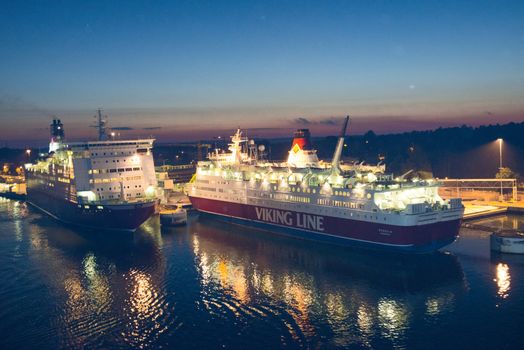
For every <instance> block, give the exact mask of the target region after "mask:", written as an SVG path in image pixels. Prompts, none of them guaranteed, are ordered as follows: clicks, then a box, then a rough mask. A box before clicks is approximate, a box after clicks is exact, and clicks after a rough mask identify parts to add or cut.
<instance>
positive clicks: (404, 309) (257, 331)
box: [0, 203, 521, 349]
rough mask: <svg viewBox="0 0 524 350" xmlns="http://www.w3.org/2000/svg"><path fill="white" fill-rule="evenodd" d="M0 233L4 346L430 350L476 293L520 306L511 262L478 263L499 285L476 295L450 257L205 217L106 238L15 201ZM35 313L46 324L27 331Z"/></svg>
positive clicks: (1, 216)
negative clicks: (306, 237)
mask: <svg viewBox="0 0 524 350" xmlns="http://www.w3.org/2000/svg"><path fill="white" fill-rule="evenodd" d="M0 206H1V203H0ZM11 209H12V210H11ZM24 211H25V212H24ZM15 217H16V218H17V219H16V220H18V223H17V222H16V220H15ZM0 225H4V226H1V227H2V230H0V233H1V235H0V239H1V240H3V244H1V245H0V253H2V254H0V262H1V264H0V276H1V277H2V278H3V281H4V283H3V284H1V285H0V295H2V296H4V297H3V298H0V318H2V319H4V320H10V323H8V322H6V321H4V325H6V326H4V325H3V324H2V323H0V332H2V334H3V335H4V334H6V338H4V339H3V340H1V339H0V347H3V345H5V344H7V345H10V346H7V347H5V348H17V347H18V345H19V344H21V343H24V342H25V343H24V344H32V346H34V347H40V348H49V349H54V348H112V347H117V348H160V347H164V348H221V347H222V346H225V347H226V348H229V347H234V348H238V349H245V348H252V347H257V348H280V347H286V346H288V347H291V348H297V347H304V348H334V347H341V348H421V347H422V346H417V345H421V344H420V343H419V344H414V343H413V339H414V338H417V339H421V341H424V338H425V334H426V333H428V332H431V331H432V330H433V329H438V328H439V327H441V326H442V327H446V325H449V327H448V328H447V329H446V331H451V330H450V328H451V329H454V327H455V325H454V324H453V320H455V319H460V317H463V315H465V314H467V313H462V310H463V308H460V307H459V306H464V301H465V300H467V303H471V302H473V301H471V300H474V299H470V297H471V296H472V295H474V294H475V293H477V295H478V293H479V291H480V292H482V293H485V294H486V295H488V297H489V298H490V299H489V301H490V305H491V306H493V303H491V301H492V299H493V296H495V297H496V298H498V299H499V300H502V299H503V300H504V303H505V304H506V305H510V303H511V302H512V301H513V300H515V299H516V298H515V297H516V296H518V292H517V291H518V290H521V289H519V281H518V278H516V276H518V275H519V271H521V270H519V268H518V266H516V263H515V262H510V261H508V260H507V259H508V258H507V257H500V256H498V257H492V261H491V262H490V261H489V260H486V259H484V260H483V263H482V264H483V265H480V264H478V263H476V261H477V260H475V264H476V265H474V266H475V268H476V270H474V271H475V272H477V271H478V270H482V272H483V273H485V274H486V275H487V276H488V277H486V280H485V282H484V283H479V280H478V279H477V280H473V281H472V283H471V284H472V289H468V287H467V285H466V278H465V276H464V273H463V269H462V266H461V264H459V262H458V260H457V258H456V256H454V255H451V254H443V253H440V254H435V255H425V256H399V255H388V254H383V253H372V252H361V251H358V250H351V249H348V248H339V247H336V246H331V245H325V244H316V243H314V242H305V241H300V240H295V239H288V238H284V237H279V236H275V235H271V234H269V233H262V232H260V231H256V230H250V229H246V228H243V227H239V226H232V225H228V224H223V223H220V222H216V221H214V220H209V219H205V218H198V219H196V220H193V221H191V222H190V223H189V225H188V226H187V227H181V228H175V229H170V230H162V231H161V230H160V227H159V225H158V219H153V220H151V221H149V222H147V224H146V225H145V226H144V227H143V228H142V229H141V230H139V231H138V232H136V233H135V234H134V235H107V234H105V233H101V232H100V233H98V232H92V231H82V230H78V229H76V228H67V227H64V226H62V225H61V224H59V223H56V222H55V221H53V220H50V219H49V218H47V217H46V216H43V215H40V214H37V213H35V212H31V210H30V211H29V213H27V211H26V209H25V208H24V206H20V207H19V208H18V209H16V208H15V207H14V206H13V205H12V204H9V209H8V210H7V211H3V212H2V211H1V209H0ZM16 225H18V229H17V226H16ZM6 242H7V243H6ZM17 256H19V257H21V258H16V257H17ZM463 257H464V256H462V257H461V258H462V262H464V261H465V262H466V263H468V261H472V259H470V260H467V259H463ZM504 264H505V265H506V266H507V270H504ZM499 265H500V266H502V267H501V268H500V275H499V267H498V266H499ZM479 266H480V267H479ZM469 269H470V271H471V264H470V266H469ZM504 272H506V274H505V275H504ZM478 275H480V274H477V273H474V274H469V278H471V276H473V279H475V278H476V276H478ZM510 275H511V276H510ZM482 276H483V275H482ZM504 277H507V278H506V279H504ZM469 278H468V279H469ZM483 278H484V276H483ZM494 278H496V279H497V281H495V282H493V279H494ZM504 281H505V282H504ZM499 282H500V287H504V286H506V287H507V288H506V289H504V288H502V289H499ZM486 286H491V287H492V290H490V289H489V288H486ZM495 288H496V290H495ZM497 291H499V292H501V293H502V294H496V293H497ZM27 295H29V296H30V297H32V298H33V299H34V300H35V302H34V303H33V304H30V305H29V306H27V307H24V306H25V305H24V303H20V302H19V301H18V300H19V299H17V298H21V297H20V296H24V297H26V296H27ZM499 295H500V296H499ZM502 295H509V297H504V298H503V297H502ZM6 300H8V301H9V302H6ZM25 302H26V303H28V302H27V299H25ZM461 302H462V305H460V303H461ZM479 303H480V302H479ZM486 304H487V303H483V302H482V303H481V304H479V305H483V306H485V305H486ZM511 306H512V307H511V310H517V309H518V305H517V306H516V308H517V309H515V306H514V305H511ZM493 308H494V306H493ZM456 310H460V311H461V312H460V313H459V312H456ZM484 310H486V308H485V307H478V308H475V310H474V311H475V312H482V311H484ZM498 310H499V309H498ZM517 311H518V310H517ZM517 311H515V312H517ZM38 315H43V316H42V318H43V319H44V320H49V321H47V322H48V323H47V324H46V323H45V322H40V323H41V324H39V325H38V326H32V327H31V328H30V329H31V330H33V329H34V331H33V333H31V336H26V334H27V332H28V328H26V327H25V326H24V325H26V324H30V323H31V320H32V318H34V317H37V316H38ZM482 316H484V315H482ZM444 319H445V321H446V322H442V320H444ZM479 319H482V317H479ZM20 320H22V321H20ZM450 320H451V321H450ZM439 322H440V323H439ZM436 325H438V327H435V326H436ZM13 329H16V330H17V331H13V333H14V334H17V333H18V336H12V337H11V338H9V336H10V334H9V332H6V331H5V330H13ZM414 333H416V334H418V335H417V336H416V337H415V336H414V335H413V334H414ZM21 334H23V335H24V336H20V335H21ZM6 339H8V340H6ZM20 339H23V340H22V341H20ZM17 342H18V343H17ZM439 345H442V343H439Z"/></svg>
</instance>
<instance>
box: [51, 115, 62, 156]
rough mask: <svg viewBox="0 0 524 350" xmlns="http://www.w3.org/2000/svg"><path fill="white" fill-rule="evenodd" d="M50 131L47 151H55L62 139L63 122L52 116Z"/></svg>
mask: <svg viewBox="0 0 524 350" xmlns="http://www.w3.org/2000/svg"><path fill="white" fill-rule="evenodd" d="M50 131H51V141H50V142H49V153H51V152H55V151H56V150H57V149H58V148H59V147H60V143H62V140H63V139H64V124H62V122H61V121H60V119H57V118H53V122H52V123H51V125H50Z"/></svg>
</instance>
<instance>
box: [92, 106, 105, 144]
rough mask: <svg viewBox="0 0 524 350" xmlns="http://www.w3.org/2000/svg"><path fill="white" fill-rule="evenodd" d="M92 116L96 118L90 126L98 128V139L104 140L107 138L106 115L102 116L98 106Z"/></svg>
mask: <svg viewBox="0 0 524 350" xmlns="http://www.w3.org/2000/svg"><path fill="white" fill-rule="evenodd" d="M94 117H95V118H96V125H91V127H93V128H97V129H98V141H106V140H107V139H108V137H107V115H105V116H104V117H102V108H98V109H97V113H96V115H95V116H94Z"/></svg>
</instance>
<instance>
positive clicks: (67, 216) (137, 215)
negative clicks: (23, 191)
mask: <svg viewBox="0 0 524 350" xmlns="http://www.w3.org/2000/svg"><path fill="white" fill-rule="evenodd" d="M27 201H28V203H29V204H31V205H33V206H34V207H36V208H37V209H39V210H41V211H43V212H44V213H46V214H48V215H50V216H52V217H53V218H55V219H57V220H59V221H62V222H64V223H66V224H71V225H76V226H82V227H88V228H94V229H103V230H110V231H128V232H133V231H135V230H136V229H137V228H138V227H139V226H140V225H142V224H143V223H144V222H145V221H146V220H147V219H149V218H150V217H151V215H153V214H154V212H155V202H145V203H133V204H99V205H96V204H90V205H87V204H86V205H79V204H77V203H73V202H70V201H67V200H62V199H58V198H56V197H53V196H49V195H47V194H45V193H41V192H40V191H30V192H28V194H27Z"/></svg>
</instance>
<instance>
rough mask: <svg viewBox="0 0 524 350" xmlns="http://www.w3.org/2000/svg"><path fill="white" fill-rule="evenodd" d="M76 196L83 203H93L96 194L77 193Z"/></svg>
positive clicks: (87, 192) (89, 192) (88, 192)
mask: <svg viewBox="0 0 524 350" xmlns="http://www.w3.org/2000/svg"><path fill="white" fill-rule="evenodd" d="M76 195H77V197H79V198H81V199H83V200H84V201H88V202H94V201H95V200H96V194H95V193H94V192H93V191H78V192H77V194H76ZM87 207H88V208H89V206H87Z"/></svg>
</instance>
